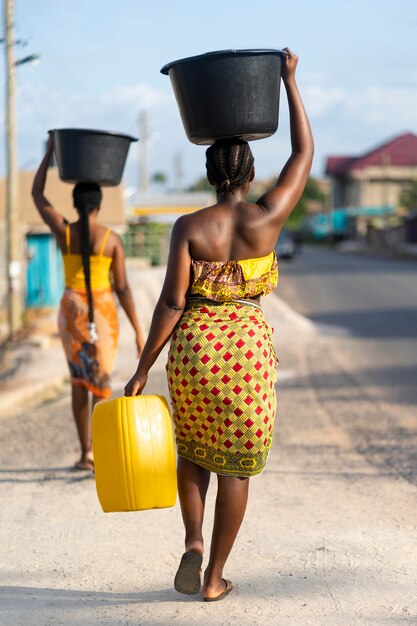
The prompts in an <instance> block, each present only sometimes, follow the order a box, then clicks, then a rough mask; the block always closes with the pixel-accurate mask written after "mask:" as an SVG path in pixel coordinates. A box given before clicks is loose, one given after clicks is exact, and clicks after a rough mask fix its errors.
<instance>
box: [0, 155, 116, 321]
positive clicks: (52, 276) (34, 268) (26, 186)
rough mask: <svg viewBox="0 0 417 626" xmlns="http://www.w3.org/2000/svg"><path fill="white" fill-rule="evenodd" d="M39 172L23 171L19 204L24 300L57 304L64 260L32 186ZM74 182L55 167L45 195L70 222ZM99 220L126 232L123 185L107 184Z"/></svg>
mask: <svg viewBox="0 0 417 626" xmlns="http://www.w3.org/2000/svg"><path fill="white" fill-rule="evenodd" d="M34 176H35V172H33V171H21V172H19V206H20V220H21V227H22V269H23V271H22V283H21V286H22V300H24V301H25V302H26V304H27V305H28V306H35V307H40V306H54V305H55V304H56V303H57V301H58V299H59V297H60V293H61V291H62V263H61V256H60V254H59V251H58V250H57V246H56V243H55V240H54V238H53V237H52V236H51V234H50V231H49V229H48V227H47V226H46V225H45V224H44V222H43V221H42V220H41V218H40V216H39V213H38V211H37V210H36V207H35V205H34V203H33V199H32V195H31V189H32V183H33V178H34ZM72 189H73V185H70V184H68V183H63V182H62V181H61V180H60V178H59V175H58V169H57V168H56V167H51V168H49V170H48V177H47V183H46V189H45V195H46V197H47V198H48V200H49V201H50V202H51V204H52V205H53V206H54V207H55V208H56V210H57V211H59V213H61V214H62V215H63V216H64V217H65V218H66V219H67V220H68V221H69V222H74V221H75V220H76V219H77V214H76V212H75V209H74V207H73V203H72ZM99 221H100V222H103V223H104V224H107V225H108V226H110V227H111V228H113V229H114V230H116V231H118V232H122V231H124V230H125V227H126V214H125V205H124V198H123V186H122V185H119V186H117V187H103V202H102V206H101V210H100V213H99ZM0 273H1V279H0V321H4V319H5V311H6V297H7V280H6V278H7V276H6V181H5V179H4V178H3V179H0Z"/></svg>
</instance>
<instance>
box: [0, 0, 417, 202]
mask: <svg viewBox="0 0 417 626" xmlns="http://www.w3.org/2000/svg"><path fill="white" fill-rule="evenodd" d="M15 5H16V6H15V12H16V15H15V37H16V39H18V40H24V41H25V42H26V45H21V44H19V45H17V46H16V49H15V57H16V59H20V58H22V57H25V56H27V55H28V54H32V53H36V54H39V55H40V62H39V63H38V64H37V65H35V66H34V65H31V64H25V65H21V66H19V67H18V68H17V82H18V90H17V126H18V154H19V165H20V167H21V168H24V169H35V168H36V167H37V165H38V163H39V161H40V159H41V157H42V150H43V146H44V142H45V141H46V135H47V130H48V129H50V128H63V127H78V128H95V129H101V130H112V131H118V132H121V133H128V134H131V135H134V136H136V137H139V139H140V127H139V116H140V114H141V112H142V111H144V110H146V111H147V116H148V124H149V135H150V139H149V144H148V155H149V156H148V158H149V162H148V169H149V172H150V175H152V174H154V173H156V172H164V173H165V174H166V176H167V178H168V187H171V188H172V187H174V186H175V185H176V183H175V165H174V163H175V160H177V162H178V159H179V160H180V163H181V170H182V172H183V176H182V184H183V185H184V186H188V185H190V184H192V183H193V182H195V181H196V180H197V179H198V178H200V177H201V176H203V175H204V174H205V167H204V163H205V157H204V150H205V148H204V147H202V146H195V145H193V144H191V143H190V142H189V141H188V139H187V138H186V135H185V132H184V129H183V126H182V122H181V118H180V115H179V112H178V108H177V105H176V102H175V98H174V95H173V91H172V87H171V83H170V80H169V78H168V77H167V76H164V75H162V74H161V73H160V69H161V67H162V66H163V65H165V64H166V63H168V62H170V61H174V60H176V59H180V58H184V57H188V56H193V55H196V54H202V53H204V52H210V51H214V50H224V49H246V48H283V47H285V46H289V47H290V48H291V49H292V50H293V51H294V52H295V53H296V54H297V55H298V56H299V64H298V68H297V81H298V85H299V88H300V92H301V95H302V97H303V100H304V103H305V107H306V109H307V112H308V115H309V118H310V122H311V126H312V130H313V135H314V139H315V158H314V163H313V168H312V174H313V175H315V176H318V177H322V176H323V175H324V167H325V161H326V157H327V156H329V155H343V154H346V155H354V154H361V153H363V152H365V151H368V150H370V149H371V148H373V147H376V146H377V145H379V144H381V143H384V142H385V141H386V140H388V139H390V138H392V137H393V136H395V135H398V134H401V133H404V132H415V133H417V2H416V1H415V0H396V1H395V2H393V1H392V0H349V2H346V1H343V0H314V2H313V1H312V0H286V1H285V2H283V1H281V0H256V2H254V1H253V0H252V1H248V0H211V2H199V1H198V0H194V1H191V0H155V1H153V2H152V1H151V0H146V1H143V0H59V1H57V0H36V2H34V1H33V0H16V3H15ZM0 78H1V80H2V84H3V86H4V83H5V74H4V64H3V66H2V67H1V71H0ZM0 119H1V121H2V128H4V98H3V100H2V102H1V107H0ZM251 147H252V150H253V153H254V156H255V166H256V173H257V177H258V178H267V177H268V178H269V177H272V176H275V175H278V174H279V171H280V169H281V168H282V166H283V164H284V163H285V161H286V159H287V158H288V156H289V154H290V137H289V125H288V107H287V102H286V96H285V90H284V89H281V98H280V113H279V128H278V131H277V132H276V133H275V134H274V135H273V136H272V137H270V138H268V139H263V140H260V141H254V142H252V143H251ZM4 154H5V146H4V138H3V150H2V151H1V152H0V175H1V176H3V175H4V172H5V156H4ZM139 172H140V159H139V144H138V143H134V144H132V145H131V148H130V152H129V156H128V160H127V164H126V168H125V173H124V179H123V180H124V184H125V186H126V187H127V188H128V190H129V192H132V193H133V191H134V190H135V189H138V187H139Z"/></svg>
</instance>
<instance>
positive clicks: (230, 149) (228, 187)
mask: <svg viewBox="0 0 417 626" xmlns="http://www.w3.org/2000/svg"><path fill="white" fill-rule="evenodd" d="M206 158H207V160H206V169H207V174H208V176H209V178H210V180H211V181H213V184H214V185H215V187H216V191H218V192H220V193H223V192H225V191H231V192H234V190H235V189H237V188H238V187H240V186H242V185H243V184H244V183H247V182H248V181H249V180H250V178H251V175H252V172H253V163H254V159H253V154H252V151H251V149H250V147H249V144H248V143H247V141H243V140H242V139H220V140H218V141H216V142H215V143H214V144H213V145H212V146H210V147H209V148H208V149H207V151H206Z"/></svg>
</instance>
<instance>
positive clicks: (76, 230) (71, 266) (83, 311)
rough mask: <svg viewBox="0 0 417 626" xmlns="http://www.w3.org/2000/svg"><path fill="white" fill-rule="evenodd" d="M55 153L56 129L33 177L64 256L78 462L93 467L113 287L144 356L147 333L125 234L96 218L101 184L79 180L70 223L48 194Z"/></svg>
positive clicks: (114, 327)
mask: <svg viewBox="0 0 417 626" xmlns="http://www.w3.org/2000/svg"><path fill="white" fill-rule="evenodd" d="M52 153H53V137H52V134H50V135H49V141H48V146H47V150H46V154H45V156H44V158H43V160H42V162H41V164H40V166H39V169H38V171H37V173H36V176H35V179H34V181H33V186H32V196H33V199H34V202H35V205H36V207H37V209H38V211H39V213H40V215H41V217H42V219H43V220H44V222H45V223H46V224H47V225H48V226H49V228H50V229H51V231H52V233H53V234H54V235H55V237H56V240H57V243H58V245H59V247H60V249H61V252H62V258H63V261H64V271H65V292H64V294H63V296H62V300H61V303H60V308H59V318H58V326H59V332H60V335H61V340H62V343H63V347H64V351H65V355H66V358H67V361H68V366H69V369H70V373H71V392H72V410H73V414H74V419H75V423H76V427H77V432H78V438H79V441H80V445H81V458H80V460H79V461H78V462H77V463H76V464H75V467H76V468H77V469H82V470H92V469H93V468H94V459H93V452H92V448H91V435H90V408H89V392H90V393H91V395H92V404H93V406H94V404H95V403H96V402H97V401H98V400H101V399H103V398H108V397H109V396H110V394H111V389H110V375H111V373H112V371H113V368H114V363H115V359H116V351H117V341H118V319H117V309H116V303H115V299H114V295H113V289H114V291H115V292H116V294H117V296H118V298H119V301H120V304H121V306H122V307H123V309H124V310H125V312H126V315H127V316H128V318H129V321H130V322H131V324H132V327H133V330H134V332H135V338H136V339H135V341H136V350H137V353H138V356H140V354H141V352H142V348H143V344H144V339H143V335H142V330H141V327H140V324H139V321H138V319H137V315H136V311H135V305H134V301H133V297H132V294H131V291H130V287H129V284H128V281H127V277H126V268H125V260H124V251H123V245H122V242H121V240H120V237H119V236H118V235H117V234H116V233H114V232H113V231H112V230H111V229H110V228H106V227H105V226H102V225H99V224H97V222H96V219H97V216H98V213H99V210H100V204H101V198H102V193H101V189H100V187H99V186H98V185H96V184H94V183H78V184H77V185H75V187H74V189H73V194H72V195H73V201H74V208H75V209H76V211H77V213H78V220H77V221H76V222H74V223H72V224H68V223H67V222H66V220H65V219H64V217H63V216H62V215H60V214H59V213H58V212H57V211H56V210H55V209H54V208H53V207H52V205H51V203H50V202H49V201H48V199H47V198H46V197H45V195H44V189H45V183H46V176H47V170H48V165H49V162H50V159H51V156H52ZM112 283H113V284H112Z"/></svg>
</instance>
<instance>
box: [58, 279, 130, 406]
mask: <svg viewBox="0 0 417 626" xmlns="http://www.w3.org/2000/svg"><path fill="white" fill-rule="evenodd" d="M93 302H94V322H95V324H96V328H97V334H98V340H97V341H96V342H95V343H90V337H89V331H88V303H87V294H86V293H85V292H83V291H76V290H74V289H66V290H65V291H64V294H63V296H62V299H61V304H60V307H59V315H58V328H59V334H60V336H61V341H62V344H63V347H64V351H65V356H66V359H67V362H68V366H69V370H70V374H71V383H72V384H73V385H82V386H83V387H85V388H86V389H88V390H89V391H91V392H92V393H94V395H96V396H98V397H99V398H109V397H110V395H111V388H110V376H111V373H112V371H113V369H114V364H115V361H116V352H117V342H118V335H119V323H118V317H117V307H116V302H115V299H114V295H113V292H112V291H111V290H109V289H106V290H103V291H93Z"/></svg>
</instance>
